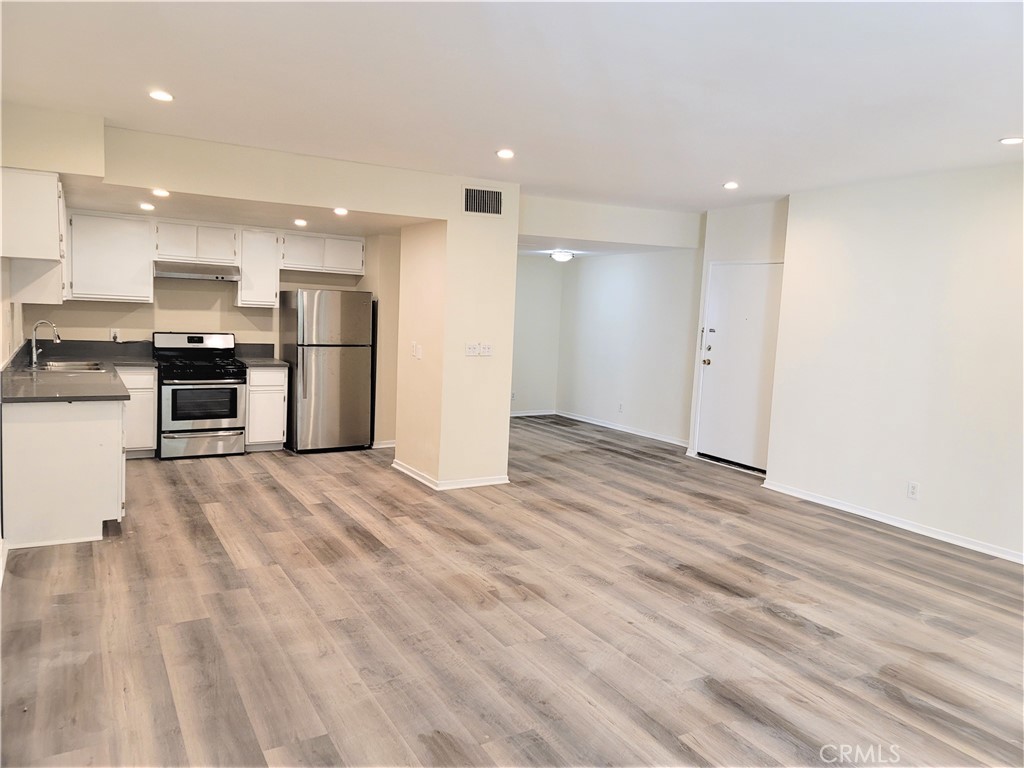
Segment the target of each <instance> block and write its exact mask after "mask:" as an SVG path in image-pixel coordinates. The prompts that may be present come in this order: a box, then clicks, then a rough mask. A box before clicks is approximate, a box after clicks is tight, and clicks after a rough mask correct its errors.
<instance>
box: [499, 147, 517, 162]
mask: <svg viewBox="0 0 1024 768" xmlns="http://www.w3.org/2000/svg"><path fill="white" fill-rule="evenodd" d="M494 154H496V155H497V156H498V157H500V158H501V159H502V160H511V159H512V158H513V157H515V156H516V153H515V152H513V151H512V150H511V149H499V150H498V151H497V152H495V153H494Z"/></svg>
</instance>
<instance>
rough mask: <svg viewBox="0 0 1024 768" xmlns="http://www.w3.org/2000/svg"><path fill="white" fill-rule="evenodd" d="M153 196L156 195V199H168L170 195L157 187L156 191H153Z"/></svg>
mask: <svg viewBox="0 0 1024 768" xmlns="http://www.w3.org/2000/svg"><path fill="white" fill-rule="evenodd" d="M153 194H154V195H156V196H157V197H170V194H171V193H170V192H168V191H167V190H166V189H160V188H159V187H158V188H157V189H154V190H153Z"/></svg>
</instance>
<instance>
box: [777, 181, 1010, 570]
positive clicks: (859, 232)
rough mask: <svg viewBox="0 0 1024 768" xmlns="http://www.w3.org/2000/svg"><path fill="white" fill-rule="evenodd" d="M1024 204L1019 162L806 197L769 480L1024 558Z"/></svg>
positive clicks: (790, 272)
mask: <svg viewBox="0 0 1024 768" xmlns="http://www.w3.org/2000/svg"><path fill="white" fill-rule="evenodd" d="M1022 202H1024V201H1022V175H1021V166H1020V164H1019V163H1017V164H1011V165H1002V166H995V167H987V168H972V169H967V170H960V171H953V172H946V173H937V174H928V175H921V176H914V177H909V178H902V179H894V180H888V181H882V182H873V183H866V184H857V185H851V186H844V187H837V188H833V189H826V190H819V191H815V192H802V193H799V194H794V195H792V197H791V200H790V206H789V225H788V233H787V236H786V266H785V272H784V277H783V288H782V314H781V317H780V321H779V342H778V356H777V358H776V366H775V383H774V396H773V400H772V420H771V434H770V438H769V453H768V481H767V482H766V485H768V486H769V487H774V488H776V489H779V490H783V491H786V492H788V493H792V494H794V495H797V496H802V497H804V498H812V499H815V500H820V501H824V502H825V503H829V504H832V505H834V506H839V507H840V508H845V509H848V510H850V511H853V512H857V513H859V514H865V515H868V516H871V517H876V518H879V519H882V520H885V521H887V522H893V523H895V524H897V525H901V526H903V527H909V528H911V530H919V531H922V532H925V533H928V534H929V535H932V536H937V537H939V538H944V539H946V540H950V541H954V542H956V543H960V544H964V545H967V546H972V547H974V548H978V549H982V550H983V551H988V552H992V553H994V554H999V555H1001V556H1003V557H1009V558H1011V559H1015V560H1020V559H1021V537H1022V534H1024V531H1022V517H1021V509H1022V506H1024V499H1022V494H1021V489H1022V469H1021V467H1022V461H1024V456H1022V443H1024V435H1022V428H1021V424H1022V418H1024V413H1022V400H1021V391H1022V387H1024V382H1022V365H1024V361H1022V347H1024V336H1022V326H1024V309H1022V299H1021V285H1022V280H1024V274H1022V272H1024V269H1022V266H1024V265H1022V259H1021V253H1022V250H1024V243H1022V236H1021V235H1022V227H1021V220H1022V219H1021V210H1022ZM910 481H914V482H917V483H919V484H920V493H919V498H918V499H917V500H912V499H909V498H908V497H907V483H908V482H910Z"/></svg>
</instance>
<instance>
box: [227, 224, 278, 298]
mask: <svg viewBox="0 0 1024 768" xmlns="http://www.w3.org/2000/svg"><path fill="white" fill-rule="evenodd" d="M280 241H281V239H280V237H279V236H278V234H277V233H276V232H268V231H265V230H255V229H243V230H242V265H241V273H242V279H241V280H240V281H239V283H238V299H237V301H236V302H235V304H236V305H237V306H239V307H276V306H277V292H278V289H279V284H280V274H281V273H280V269H281V244H280Z"/></svg>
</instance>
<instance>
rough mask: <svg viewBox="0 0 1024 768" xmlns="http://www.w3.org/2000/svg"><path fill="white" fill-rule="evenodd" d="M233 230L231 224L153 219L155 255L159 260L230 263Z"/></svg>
mask: <svg viewBox="0 0 1024 768" xmlns="http://www.w3.org/2000/svg"><path fill="white" fill-rule="evenodd" d="M235 232H236V230H235V229H234V228H233V227H219V226H208V225H204V224H189V223H186V222H181V221H157V223H156V257H157V258H158V259H160V260H161V261H192V262H200V263H203V264H234V263H236V262H237V261H238V259H237V257H236V248H235V239H236V234H235Z"/></svg>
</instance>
